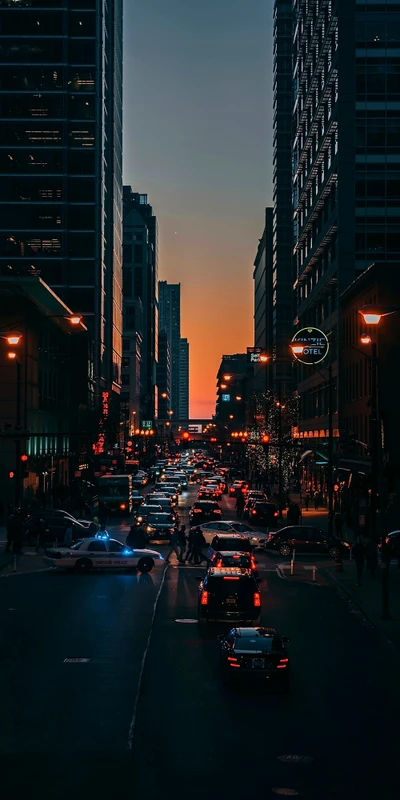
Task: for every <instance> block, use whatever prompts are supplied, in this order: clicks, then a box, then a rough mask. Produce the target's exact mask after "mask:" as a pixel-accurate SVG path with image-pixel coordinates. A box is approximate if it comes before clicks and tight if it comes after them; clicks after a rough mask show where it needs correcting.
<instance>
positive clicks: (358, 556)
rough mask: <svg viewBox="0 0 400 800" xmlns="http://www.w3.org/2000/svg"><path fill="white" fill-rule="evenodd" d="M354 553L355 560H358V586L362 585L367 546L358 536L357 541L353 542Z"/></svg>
mask: <svg viewBox="0 0 400 800" xmlns="http://www.w3.org/2000/svg"><path fill="white" fill-rule="evenodd" d="M352 553H353V558H354V561H355V562H356V569H357V586H361V585H362V584H361V577H362V573H363V569H364V560H365V547H364V545H363V543H362V541H361V539H360V537H359V536H358V537H357V540H356V542H355V543H354V544H353V547H352Z"/></svg>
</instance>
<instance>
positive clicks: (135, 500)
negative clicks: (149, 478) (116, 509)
mask: <svg viewBox="0 0 400 800" xmlns="http://www.w3.org/2000/svg"><path fill="white" fill-rule="evenodd" d="M131 500H132V506H133V508H138V507H139V506H141V505H142V503H143V502H144V497H143V495H142V494H140V492H139V491H138V490H137V489H133V491H132V494H131Z"/></svg>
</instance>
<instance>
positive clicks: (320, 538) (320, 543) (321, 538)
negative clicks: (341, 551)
mask: <svg viewBox="0 0 400 800" xmlns="http://www.w3.org/2000/svg"><path fill="white" fill-rule="evenodd" d="M307 530H308V531H309V534H308V542H309V547H308V550H309V552H310V553H313V554H314V555H317V556H319V555H325V554H326V553H327V552H328V539H327V537H326V536H325V535H324V533H323V532H322V531H319V530H318V528H308V529H307Z"/></svg>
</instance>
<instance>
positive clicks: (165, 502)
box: [151, 494, 179, 521]
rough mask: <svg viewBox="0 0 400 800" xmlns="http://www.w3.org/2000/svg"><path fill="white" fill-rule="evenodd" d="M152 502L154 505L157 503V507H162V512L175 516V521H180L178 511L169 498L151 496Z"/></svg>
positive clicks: (158, 495)
mask: <svg viewBox="0 0 400 800" xmlns="http://www.w3.org/2000/svg"><path fill="white" fill-rule="evenodd" d="M151 500H152V502H153V503H157V505H159V506H161V509H162V511H164V512H166V513H167V514H168V513H169V514H174V516H175V519H176V520H177V521H178V520H179V514H178V509H177V508H176V507H175V506H174V505H173V504H172V502H171V500H170V498H169V497H167V496H166V495H161V494H157V495H151Z"/></svg>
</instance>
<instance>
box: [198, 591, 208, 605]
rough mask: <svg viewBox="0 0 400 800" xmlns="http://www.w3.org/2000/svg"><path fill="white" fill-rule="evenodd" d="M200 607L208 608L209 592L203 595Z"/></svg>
mask: <svg viewBox="0 0 400 800" xmlns="http://www.w3.org/2000/svg"><path fill="white" fill-rule="evenodd" d="M200 605H202V606H207V605H208V592H203V593H202V595H201V601H200Z"/></svg>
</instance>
